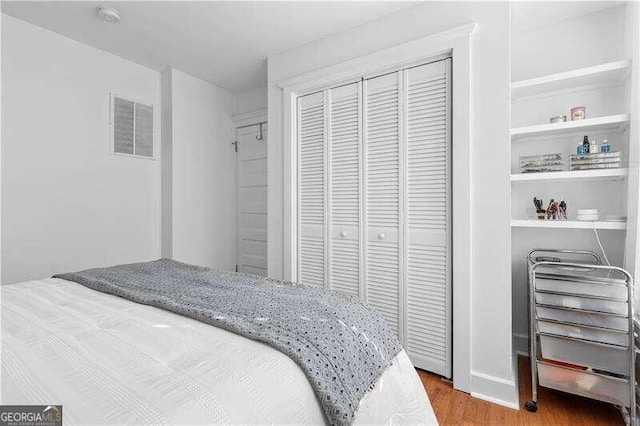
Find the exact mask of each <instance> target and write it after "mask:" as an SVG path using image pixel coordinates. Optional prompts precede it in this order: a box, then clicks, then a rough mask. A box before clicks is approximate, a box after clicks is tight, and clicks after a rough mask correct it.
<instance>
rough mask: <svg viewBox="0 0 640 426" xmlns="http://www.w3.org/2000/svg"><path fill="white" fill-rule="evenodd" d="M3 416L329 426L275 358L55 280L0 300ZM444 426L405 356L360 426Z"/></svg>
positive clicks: (181, 319) (185, 321)
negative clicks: (54, 412) (54, 413)
mask: <svg viewBox="0 0 640 426" xmlns="http://www.w3.org/2000/svg"><path fill="white" fill-rule="evenodd" d="M1 298H2V300H1V306H2V323H1V326H2V334H1V338H2V349H1V350H2V352H1V355H2V369H1V374H2V376H1V377H2V383H1V401H0V402H1V403H2V404H6V405H8V404H37V405H41V404H62V405H63V409H64V423H65V424H151V423H153V424H324V423H326V422H327V417H326V416H325V414H324V413H323V409H322V406H321V404H320V403H319V401H318V397H317V396H316V393H315V392H314V389H313V388H312V386H311V385H310V383H309V380H308V379H307V377H306V376H305V374H304V372H303V371H302V369H301V368H300V367H299V366H298V365H297V364H296V363H295V362H294V361H293V360H292V359H291V358H290V357H288V356H287V355H285V354H283V353H281V352H280V351H278V350H276V349H274V348H273V347H271V346H269V345H267V344H265V343H262V342H259V341H255V340H252V339H248V338H246V337H243V336H241V335H238V334H236V333H232V332H230V331H226V330H224V329H221V328H218V327H215V326H212V325H209V324H205V323H203V322H200V321H197V320H195V319H191V318H188V317H186V316H183V315H179V314H176V313H173V312H169V311H166V310H163V309H159V308H157V307H153V306H148V305H144V304H139V303H135V302H132V301H130V300H126V299H124V298H121V297H118V296H115V295H111V294H105V293H102V292H99V291H95V290H92V289H90V288H87V287H85V286H82V285H80V284H78V283H76V282H71V281H67V280H64V279H59V278H50V279H43V280H36V281H30V282H25V283H20V284H13V285H7V286H3V287H2V288H1ZM391 423H393V424H437V420H436V418H435V415H434V413H433V410H432V408H431V406H430V403H429V399H428V397H427V395H426V393H425V391H424V388H423V386H422V383H421V381H420V379H419V377H418V375H417V373H416V371H415V369H414V368H413V366H412V364H411V362H410V360H409V358H408V356H407V355H406V353H405V352H404V351H403V350H401V351H400V352H399V353H398V354H397V356H395V358H394V359H393V360H392V361H391V363H390V365H389V366H388V367H387V368H386V370H385V371H384V372H383V373H382V375H381V376H380V377H379V378H378V379H377V381H376V382H375V386H373V388H372V389H369V390H368V391H367V393H366V394H365V396H364V397H363V398H362V400H361V401H360V404H359V406H358V407H357V410H356V412H355V419H354V424H391Z"/></svg>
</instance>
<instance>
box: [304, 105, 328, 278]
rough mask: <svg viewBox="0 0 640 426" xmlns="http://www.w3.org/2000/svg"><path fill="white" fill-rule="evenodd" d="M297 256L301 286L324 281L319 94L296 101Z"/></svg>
mask: <svg viewBox="0 0 640 426" xmlns="http://www.w3.org/2000/svg"><path fill="white" fill-rule="evenodd" d="M298 121H299V127H298V131H299V136H298V141H299V165H300V168H299V173H300V175H299V176H300V177H299V197H298V199H299V221H300V227H299V242H298V244H299V256H298V262H299V264H298V275H299V279H298V280H299V281H300V282H301V283H302V284H307V285H313V286H317V287H323V286H324V282H325V237H324V226H325V193H324V192H325V187H324V186H325V183H324V181H325V131H324V127H325V117H324V102H323V97H322V93H314V94H312V95H308V96H303V97H300V98H299V99H298Z"/></svg>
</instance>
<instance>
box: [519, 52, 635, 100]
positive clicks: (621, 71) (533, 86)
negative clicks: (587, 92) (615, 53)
mask: <svg viewBox="0 0 640 426" xmlns="http://www.w3.org/2000/svg"><path fill="white" fill-rule="evenodd" d="M630 69H631V60H628V59H625V60H621V61H615V62H608V63H606V64H600V65H596V66H592V67H587V68H580V69H576V70H571V71H566V72H561V73H557V74H551V75H546V76H543V77H538V78H531V79H528V80H522V81H516V82H513V83H511V99H512V100H518V99H521V98H526V97H528V96H534V95H535V96H538V95H540V93H545V92H546V93H552V92H557V91H566V90H571V89H578V88H582V87H606V86H611V85H616V84H620V83H621V82H622V81H623V80H624V79H625V78H626V76H627V74H628V72H629V70H630Z"/></svg>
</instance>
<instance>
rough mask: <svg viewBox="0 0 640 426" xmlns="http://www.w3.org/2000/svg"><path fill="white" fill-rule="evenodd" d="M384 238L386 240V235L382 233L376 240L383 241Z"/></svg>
mask: <svg viewBox="0 0 640 426" xmlns="http://www.w3.org/2000/svg"><path fill="white" fill-rule="evenodd" d="M385 238H387V234H385V233H384V232H381V233H379V234H378V239H380V240H384V239H385Z"/></svg>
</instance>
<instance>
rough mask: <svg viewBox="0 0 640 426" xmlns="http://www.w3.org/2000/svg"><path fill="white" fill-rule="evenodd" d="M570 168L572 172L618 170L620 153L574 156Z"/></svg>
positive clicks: (570, 159) (570, 160)
mask: <svg viewBox="0 0 640 426" xmlns="http://www.w3.org/2000/svg"><path fill="white" fill-rule="evenodd" d="M569 167H570V169H571V170H593V169H617V168H619V167H620V152H600V153H596V154H578V155H572V156H571V157H569Z"/></svg>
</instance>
